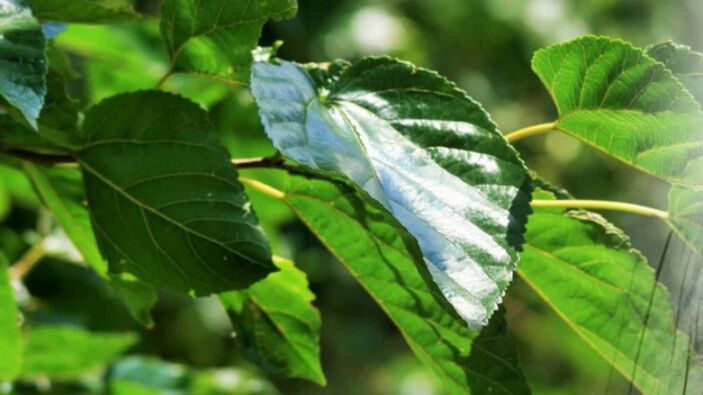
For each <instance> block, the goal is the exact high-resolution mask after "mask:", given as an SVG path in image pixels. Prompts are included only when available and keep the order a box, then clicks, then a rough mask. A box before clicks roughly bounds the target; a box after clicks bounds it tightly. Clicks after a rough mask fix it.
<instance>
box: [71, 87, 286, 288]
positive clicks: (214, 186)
mask: <svg viewBox="0 0 703 395" xmlns="http://www.w3.org/2000/svg"><path fill="white" fill-rule="evenodd" d="M83 132H84V134H85V142H84V144H83V145H82V147H80V149H79V150H78V151H77V152H76V154H75V156H76V158H77V159H78V161H79V163H80V167H81V169H82V171H83V179H84V182H85V191H86V196H87V200H88V206H89V207H90V214H91V219H92V225H93V230H94V231H95V234H96V237H97V240H98V245H99V247H100V249H101V251H102V253H103V256H104V257H105V258H106V260H107V262H108V263H109V265H110V270H111V271H112V272H123V271H127V272H130V273H132V274H134V275H135V276H136V277H138V278H140V279H142V280H145V281H148V282H151V283H152V284H154V285H156V286H163V287H169V288H172V289H176V290H180V291H185V292H189V291H191V290H192V291H195V293H196V294H208V293H214V292H222V291H228V290H232V289H238V288H243V287H246V286H249V285H250V284H252V283H253V282H255V281H257V280H260V279H261V278H263V277H265V276H266V274H268V273H270V272H272V271H274V270H275V267H274V266H273V264H272V263H271V253H270V251H269V247H268V244H267V242H266V239H265V237H264V235H263V232H262V231H261V228H260V227H259V225H258V221H257V219H256V216H255V215H254V212H253V211H252V209H251V205H250V204H249V202H248V200H247V198H246V196H245V195H244V193H243V191H242V187H241V185H240V184H239V183H238V181H237V171H236V169H235V167H234V166H233V165H232V164H231V162H230V159H229V155H228V154H227V151H226V150H225V148H224V147H222V146H221V145H220V143H219V142H218V141H217V136H216V135H215V134H214V132H213V130H212V126H211V124H210V122H209V121H208V119H207V114H206V113H205V112H204V111H203V110H202V109H200V108H199V107H198V106H197V105H195V104H194V103H192V102H190V101H188V100H186V99H183V98H180V97H177V96H174V95H171V94H167V93H163V92H157V91H143V92H136V93H129V94H123V95H119V96H115V97H113V98H111V99H107V100H105V101H103V102H102V103H101V104H99V105H97V106H95V107H93V108H92V109H91V110H90V111H88V113H87V114H86V118H85V121H84V124H83Z"/></svg>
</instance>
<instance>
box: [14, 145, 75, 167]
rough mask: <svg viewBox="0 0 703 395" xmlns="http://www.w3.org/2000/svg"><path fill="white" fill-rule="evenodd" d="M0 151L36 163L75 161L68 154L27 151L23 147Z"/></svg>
mask: <svg viewBox="0 0 703 395" xmlns="http://www.w3.org/2000/svg"><path fill="white" fill-rule="evenodd" d="M0 152H1V153H4V154H8V155H12V156H14V157H16V158H18V159H22V160H24V161H27V162H32V163H37V164H41V165H58V164H66V163H75V162H76V160H75V159H74V158H73V157H72V156H70V155H62V154H44V153H40V152H34V151H28V150H24V149H16V148H5V149H2V148H0Z"/></svg>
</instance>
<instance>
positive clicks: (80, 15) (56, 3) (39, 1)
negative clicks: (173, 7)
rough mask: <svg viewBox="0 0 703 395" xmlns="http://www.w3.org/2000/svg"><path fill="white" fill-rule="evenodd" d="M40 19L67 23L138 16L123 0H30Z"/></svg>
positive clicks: (94, 21)
mask: <svg viewBox="0 0 703 395" xmlns="http://www.w3.org/2000/svg"><path fill="white" fill-rule="evenodd" d="M30 2H31V4H32V11H33V12H34V15H35V16H36V17H37V18H38V19H41V20H47V21H52V22H67V23H112V22H123V21H127V20H130V19H135V18H139V14H138V13H136V12H134V10H133V9H132V6H131V5H130V4H129V3H128V2H127V1H124V0H30Z"/></svg>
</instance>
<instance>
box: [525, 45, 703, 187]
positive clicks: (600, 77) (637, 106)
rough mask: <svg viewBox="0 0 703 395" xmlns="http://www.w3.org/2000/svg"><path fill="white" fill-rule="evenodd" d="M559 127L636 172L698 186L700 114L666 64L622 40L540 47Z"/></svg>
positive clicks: (541, 71) (540, 71) (701, 181)
mask: <svg viewBox="0 0 703 395" xmlns="http://www.w3.org/2000/svg"><path fill="white" fill-rule="evenodd" d="M532 69H533V70H534V71H535V73H537V75H538V76H539V78H540V79H541V80H542V83H544V85H545V87H546V88H547V90H548V91H549V93H550V94H551V95H552V99H553V100H554V103H555V104H556V106H557V110H558V112H559V119H558V121H557V123H556V129H558V130H561V131H564V132H566V133H568V134H571V135H573V136H575V137H577V138H579V139H580V140H582V141H584V142H586V143H588V144H590V145H592V146H593V147H595V148H597V149H599V150H601V151H603V152H605V153H607V154H609V155H612V156H613V157H615V158H617V159H619V160H621V161H623V162H625V163H627V164H630V165H632V166H634V167H636V168H638V169H639V170H641V171H643V172H646V173H649V174H652V175H654V176H656V177H659V178H662V179H664V180H667V181H669V182H672V183H675V184H681V185H695V186H703V158H702V157H701V148H702V147H703V127H702V125H703V113H702V112H701V109H700V107H699V105H698V103H696V101H695V100H694V98H693V97H692V96H691V95H690V94H689V93H688V92H687V91H686V89H684V87H683V86H682V85H681V83H680V82H679V81H678V80H677V79H676V78H675V77H674V76H673V75H672V74H671V72H670V71H669V70H667V69H666V67H664V65H663V64H661V63H659V62H657V61H655V60H654V59H652V58H650V57H649V56H647V55H646V54H645V53H644V52H643V51H642V50H640V49H637V48H634V47H633V46H631V45H630V44H627V43H625V42H623V41H617V40H611V39H608V38H604V37H593V36H586V37H582V38H579V39H576V40H573V41H569V42H566V43H564V44H560V45H554V46H551V47H548V48H546V49H543V50H540V51H537V53H535V55H534V57H533V58H532Z"/></svg>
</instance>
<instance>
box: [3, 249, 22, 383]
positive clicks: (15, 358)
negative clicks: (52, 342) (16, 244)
mask: <svg viewBox="0 0 703 395" xmlns="http://www.w3.org/2000/svg"><path fill="white" fill-rule="evenodd" d="M9 268H10V264H9V263H8V262H7V258H5V255H4V254H3V253H2V251H0V355H2V356H1V357H0V382H1V381H12V380H13V379H14V378H15V377H17V374H18V373H19V372H20V366H21V364H22V340H21V338H20V313H19V309H18V308H17V302H16V301H15V293H14V291H13V289H12V284H11V282H10V273H9Z"/></svg>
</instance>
